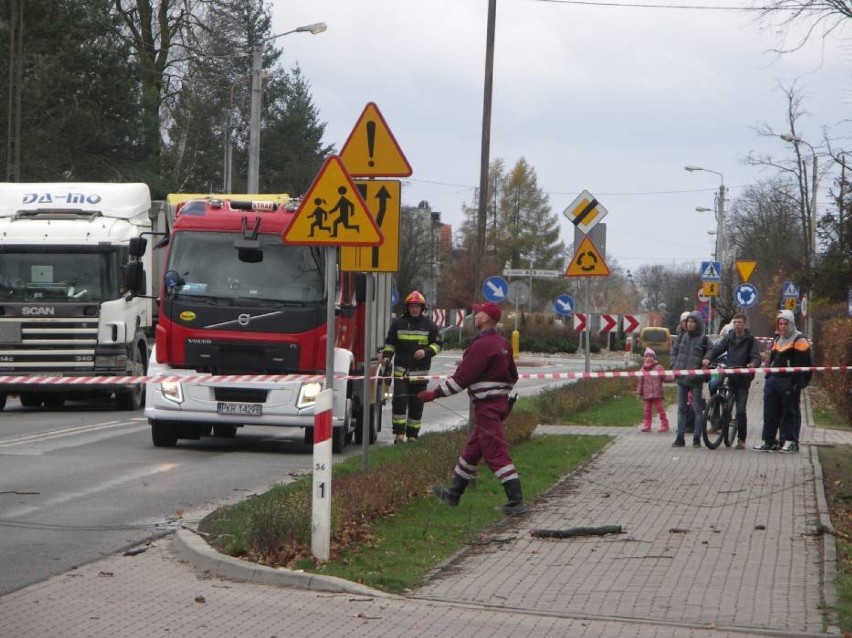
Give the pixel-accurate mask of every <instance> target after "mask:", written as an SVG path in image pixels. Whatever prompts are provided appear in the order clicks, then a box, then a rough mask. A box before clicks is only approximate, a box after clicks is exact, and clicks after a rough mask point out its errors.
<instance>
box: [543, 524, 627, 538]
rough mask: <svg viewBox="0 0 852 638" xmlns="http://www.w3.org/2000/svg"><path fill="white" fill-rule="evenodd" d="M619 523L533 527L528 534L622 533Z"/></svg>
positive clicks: (555, 535) (577, 534)
mask: <svg viewBox="0 0 852 638" xmlns="http://www.w3.org/2000/svg"><path fill="white" fill-rule="evenodd" d="M623 532H624V528H622V527H621V525H602V526H601V527H571V528H568V529H534V530H531V531H530V534H531V535H532V536H534V537H535V538H573V537H575V536H606V535H607V534H622V533H623Z"/></svg>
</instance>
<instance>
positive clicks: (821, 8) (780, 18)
mask: <svg viewBox="0 0 852 638" xmlns="http://www.w3.org/2000/svg"><path fill="white" fill-rule="evenodd" d="M758 15H759V16H760V20H761V21H762V22H764V23H765V24H767V25H768V26H769V27H770V28H772V29H776V30H778V31H781V32H783V33H785V34H788V35H789V34H791V32H792V31H793V30H794V29H795V28H798V27H800V26H801V27H802V28H803V31H802V32H801V33H798V34H795V39H794V40H793V42H792V44H790V45H787V46H784V47H782V48H781V49H780V50H779V51H780V52H782V53H786V52H790V51H795V50H797V49H800V48H801V47H803V46H804V45H805V43H806V42H808V40H810V39H811V38H812V37H814V36H817V37H821V38H825V37H827V36H828V35H830V34H831V33H832V32H834V31H835V29H837V28H838V27H840V26H841V25H843V24H844V22H845V21H846V20H848V19H850V18H852V2H850V0H772V1H770V2H768V3H766V4H763V3H761V9H760V11H759V14H758Z"/></svg>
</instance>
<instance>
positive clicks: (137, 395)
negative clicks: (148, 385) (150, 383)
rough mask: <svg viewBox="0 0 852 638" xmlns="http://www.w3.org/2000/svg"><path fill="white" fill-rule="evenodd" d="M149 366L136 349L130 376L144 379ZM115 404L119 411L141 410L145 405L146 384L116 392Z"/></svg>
mask: <svg viewBox="0 0 852 638" xmlns="http://www.w3.org/2000/svg"><path fill="white" fill-rule="evenodd" d="M147 365H148V363H147V360H146V358H145V356H144V355H143V354H142V352H141V351H140V350H139V348H134V349H133V362H132V363H131V365H130V376H132V377H144V376H145V370H146V367H147ZM115 403H116V405H117V406H118V409H119V410H126V411H135V410H140V409H141V408H142V406H143V405H145V384H144V383H139V384H137V385H135V386H133V388H131V389H130V390H127V391H124V392H116V393H115Z"/></svg>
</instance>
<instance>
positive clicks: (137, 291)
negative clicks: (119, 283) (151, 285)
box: [124, 261, 145, 295]
mask: <svg viewBox="0 0 852 638" xmlns="http://www.w3.org/2000/svg"><path fill="white" fill-rule="evenodd" d="M124 289H125V290H126V291H128V292H129V293H131V294H132V295H144V294H145V268H144V267H143V266H142V262H141V261H131V262H128V263H127V265H126V266H125V267H124Z"/></svg>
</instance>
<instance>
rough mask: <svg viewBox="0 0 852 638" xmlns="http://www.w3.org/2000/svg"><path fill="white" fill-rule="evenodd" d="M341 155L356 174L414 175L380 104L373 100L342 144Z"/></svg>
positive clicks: (348, 167) (351, 171) (380, 175)
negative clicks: (383, 114)
mask: <svg viewBox="0 0 852 638" xmlns="http://www.w3.org/2000/svg"><path fill="white" fill-rule="evenodd" d="M340 159H342V160H343V163H344V164H345V165H346V170H348V171H349V174H350V175H353V176H354V177H408V176H409V175H411V165H410V164H409V163H408V160H407V159H405V155H403V153H402V150H401V149H400V148H399V144H397V143H396V138H394V136H393V133H391V131H390V129H389V128H388V125H387V123H386V122H385V118H383V117H382V114H381V112H379V107H378V106H376V105H375V103H373V102H370V103H368V104H367V106H365V107H364V111H363V113H361V117H359V118H358V122H357V123H356V124H355V128H353V129H352V132H351V133H350V134H349V137H348V138H347V140H346V142H345V143H344V144H343V149H342V150H341V151H340Z"/></svg>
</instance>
